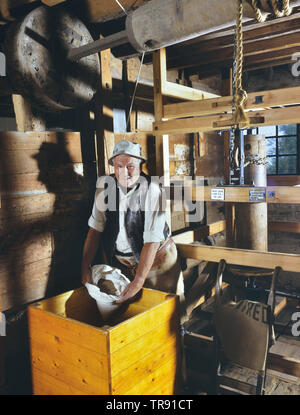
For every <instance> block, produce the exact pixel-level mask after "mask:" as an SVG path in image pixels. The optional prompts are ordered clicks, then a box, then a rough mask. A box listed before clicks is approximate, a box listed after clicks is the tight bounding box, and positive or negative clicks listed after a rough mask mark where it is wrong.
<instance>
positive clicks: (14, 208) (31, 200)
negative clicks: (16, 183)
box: [0, 193, 55, 219]
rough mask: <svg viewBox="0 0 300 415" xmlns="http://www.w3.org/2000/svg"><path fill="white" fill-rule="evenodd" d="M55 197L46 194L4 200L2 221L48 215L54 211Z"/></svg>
mask: <svg viewBox="0 0 300 415" xmlns="http://www.w3.org/2000/svg"><path fill="white" fill-rule="evenodd" d="M54 203H55V195H54V194H50V193H45V194H42V195H36V196H30V197H26V196H24V197H17V198H13V199H3V200H2V208H1V209H0V219H7V218H13V217H17V216H20V215H32V214H35V213H36V214H40V213H42V212H43V213H48V214H49V215H50V214H51V213H52V212H53V210H54Z"/></svg>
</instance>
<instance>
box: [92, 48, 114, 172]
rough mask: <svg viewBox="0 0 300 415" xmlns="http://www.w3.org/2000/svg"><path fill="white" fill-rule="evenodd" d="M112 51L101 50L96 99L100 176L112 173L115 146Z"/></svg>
mask: <svg viewBox="0 0 300 415" xmlns="http://www.w3.org/2000/svg"><path fill="white" fill-rule="evenodd" d="M110 53H111V52H110V49H107V50H104V51H102V52H100V60H101V77H100V83H99V88H98V92H97V94H96V101H95V102H96V108H95V120H96V148H97V158H98V176H102V175H104V174H106V175H109V174H111V173H112V167H111V166H109V164H108V158H109V157H110V156H111V154H112V151H113V147H114V134H113V108H112V96H111V94H112V76H111V72H110Z"/></svg>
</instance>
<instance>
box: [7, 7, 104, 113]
mask: <svg viewBox="0 0 300 415" xmlns="http://www.w3.org/2000/svg"><path fill="white" fill-rule="evenodd" d="M92 41H93V38H92V36H91V34H90V33H89V31H88V29H87V28H86V26H85V25H84V24H83V23H82V22H81V21H80V20H79V19H78V18H77V17H76V16H75V15H73V14H72V13H71V12H69V11H67V10H66V9H64V8H54V7H53V8H51V7H46V6H41V7H38V8H36V9H34V10H33V11H32V12H30V13H29V14H28V15H27V16H26V17H25V18H23V19H22V20H21V21H18V22H15V23H12V24H11V25H10V27H9V30H8V32H7V35H6V39H5V45H4V52H5V55H6V60H7V76H8V77H9V79H10V82H11V84H12V85H13V88H14V90H16V91H18V92H19V93H20V94H22V95H23V96H24V97H25V98H27V99H28V100H29V101H30V102H31V104H32V105H33V106H34V107H37V108H39V109H40V110H43V111H48V112H53V111H60V110H68V109H72V108H78V107H81V106H83V105H85V104H87V103H88V102H89V101H90V100H91V99H92V98H93V96H94V94H95V92H96V90H97V84H98V82H99V76H100V62H99V58H98V55H97V54H93V55H90V56H87V57H85V58H82V59H81V60H80V61H76V62H72V61H70V60H68V59H67V55H68V52H69V51H70V50H71V49H73V48H77V47H81V46H83V45H86V44H88V43H90V42H92Z"/></svg>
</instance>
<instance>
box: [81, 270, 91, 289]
mask: <svg viewBox="0 0 300 415" xmlns="http://www.w3.org/2000/svg"><path fill="white" fill-rule="evenodd" d="M81 282H82V284H83V285H85V283H87V282H88V283H89V284H92V283H93V279H92V270H91V268H90V267H88V268H85V269H83V270H82V273H81Z"/></svg>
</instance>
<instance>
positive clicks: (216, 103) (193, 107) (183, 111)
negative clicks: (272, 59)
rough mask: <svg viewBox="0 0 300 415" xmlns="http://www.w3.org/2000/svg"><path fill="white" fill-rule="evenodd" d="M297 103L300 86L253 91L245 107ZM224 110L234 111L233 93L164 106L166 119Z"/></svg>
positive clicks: (299, 100)
mask: <svg viewBox="0 0 300 415" xmlns="http://www.w3.org/2000/svg"><path fill="white" fill-rule="evenodd" d="M296 104H300V86H298V87H293V88H280V89H273V90H270V91H258V92H251V93H249V94H248V99H247V101H246V103H245V109H247V110H255V109H259V108H268V107H278V106H283V105H296ZM222 112H228V113H231V112H232V96H231V95H228V96H225V97H219V98H213V99H205V100H200V101H193V102H180V103H176V104H167V105H165V106H164V118H165V119H173V118H183V117H195V116H199V115H210V114H220V113H222Z"/></svg>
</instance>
